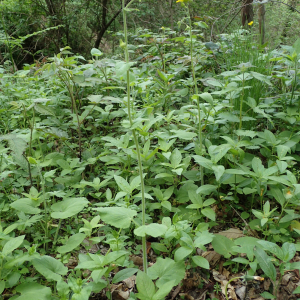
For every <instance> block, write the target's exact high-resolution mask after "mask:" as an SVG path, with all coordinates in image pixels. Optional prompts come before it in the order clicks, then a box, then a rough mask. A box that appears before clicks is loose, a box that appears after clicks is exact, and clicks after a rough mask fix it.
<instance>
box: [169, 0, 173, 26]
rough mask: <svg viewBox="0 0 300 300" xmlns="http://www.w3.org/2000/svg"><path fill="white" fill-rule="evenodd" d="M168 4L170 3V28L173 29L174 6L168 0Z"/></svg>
mask: <svg viewBox="0 0 300 300" xmlns="http://www.w3.org/2000/svg"><path fill="white" fill-rule="evenodd" d="M169 4H170V21H171V29H172V30H174V8H173V1H172V0H169Z"/></svg>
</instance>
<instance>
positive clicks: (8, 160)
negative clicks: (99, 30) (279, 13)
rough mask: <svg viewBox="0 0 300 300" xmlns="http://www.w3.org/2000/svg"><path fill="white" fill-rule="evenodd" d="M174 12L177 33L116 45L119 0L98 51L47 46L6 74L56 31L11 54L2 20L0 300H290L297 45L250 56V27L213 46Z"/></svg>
mask: <svg viewBox="0 0 300 300" xmlns="http://www.w3.org/2000/svg"><path fill="white" fill-rule="evenodd" d="M37 2H38V1H37ZM50 2H52V1H50ZM54 2H55V1H54ZM83 2H84V1H83ZM171 2H172V1H170V2H169V1H168V3H169V4H171ZM177 2H178V3H177V4H176V3H173V5H177V7H178V8H177V10H176V13H174V15H172V18H178V20H179V23H178V24H177V27H176V28H175V27H174V26H172V24H171V25H170V27H167V26H161V27H160V28H158V29H155V28H150V27H149V28H148V29H146V28H145V27H138V28H136V29H135V30H133V25H132V22H133V19H131V18H130V16H132V14H137V15H138V16H139V17H140V18H141V19H143V20H144V21H145V20H146V17H145V15H143V13H140V12H139V11H137V10H136V9H137V8H141V7H143V5H145V6H146V4H145V3H143V2H141V3H139V2H137V3H135V2H134V1H131V2H129V1H127V2H126V1H125V0H122V7H123V9H121V11H120V12H119V13H118V14H119V18H121V20H119V19H118V22H119V28H118V29H121V28H120V26H121V25H123V30H122V31H118V32H117V31H116V32H115V33H114V36H113V37H112V38H111V40H109V38H107V40H108V42H107V43H108V45H109V51H107V52H106V53H104V52H103V51H100V50H99V49H98V47H96V48H93V47H92V46H91V44H88V45H85V43H83V44H84V46H82V47H83V48H80V47H81V45H79V44H78V43H77V42H76V40H72V42H70V45H71V44H72V43H73V45H74V47H73V48H75V53H76V52H78V51H80V50H82V53H83V54H84V55H79V54H74V52H73V51H74V49H72V48H71V47H70V46H65V47H63V48H61V49H59V48H60V47H59V44H57V46H58V49H56V50H58V51H57V52H56V54H53V51H55V46H54V45H55V38H53V39H52V40H51V39H49V40H51V42H50V43H49V44H48V46H49V48H48V49H46V48H45V49H44V48H43V51H44V52H45V51H47V55H48V57H47V58H46V57H44V56H41V57H40V59H39V60H36V61H35V62H34V63H33V64H25V65H24V66H23V68H21V67H20V64H21V63H22V59H20V60H19V59H18V57H20V56H21V55H22V54H24V53H25V52H26V51H29V50H28V49H26V47H27V46H28V45H29V44H28V45H26V41H27V40H30V41H31V42H32V41H34V39H35V38H37V37H38V36H39V35H40V34H45V36H47V34H54V32H56V33H57V34H60V36H59V37H58V36H57V37H56V38H58V39H62V37H63V36H64V34H65V32H62V31H59V30H60V29H61V28H64V30H66V27H64V24H62V23H59V22H58V21H59V20H69V22H71V21H72V19H64V18H62V17H61V19H59V18H52V19H51V18H49V19H48V21H49V20H52V23H51V24H50V23H49V24H50V25H51V26H52V27H51V30H41V29H42V28H35V29H34V31H30V33H29V34H28V32H27V34H26V35H23V37H18V38H16V37H14V36H13V34H12V33H11V32H10V31H9V29H11V28H10V26H11V25H12V24H14V21H15V20H8V19H7V18H8V16H9V13H8V11H9V7H10V8H11V9H12V10H14V9H16V7H12V6H7V7H6V9H7V10H6V11H4V10H3V11H4V12H6V14H3V16H2V29H3V31H2V32H1V31H0V33H1V34H2V35H1V36H0V38H1V39H0V41H2V42H3V43H2V44H0V49H1V51H2V52H1V53H2V54H1V57H2V58H3V65H2V67H0V103H1V107H0V134H1V136H0V161H1V163H0V197H1V200H0V209H1V224H0V249H1V254H0V262H1V263H0V292H1V294H2V296H0V297H2V298H1V299H13V300H32V299H40V300H43V299H45V300H48V299H53V300H54V299H60V300H67V299H72V300H85V299H125V300H127V299H131V300H132V299H141V300H161V299H181V298H184V299H199V300H201V299H211V300H216V299H224V298H226V299H227V300H228V299H297V297H299V296H300V287H299V270H300V259H299V254H298V251H300V242H299V235H300V222H299V221H298V219H299V218H300V214H299V203H300V183H299V179H300V172H299V163H300V156H299V151H300V146H299V141H300V98H299V96H300V93H299V82H300V81H299V59H300V39H296V38H295V37H294V36H293V35H292V34H291V32H292V33H293V31H291V32H290V34H288V32H289V30H288V29H286V27H284V30H285V33H284V34H285V36H284V39H281V37H279V36H277V37H276V38H278V40H277V42H279V43H281V45H279V46H278V44H275V43H274V40H273V41H272V40H269V44H261V41H262V40H261V37H260V35H259V34H258V31H257V30H258V25H257V24H256V21H255V18H254V21H251V22H249V23H248V25H247V24H245V26H244V27H243V28H241V27H240V25H238V24H237V23H236V24H235V25H234V24H231V25H232V26H233V27H229V25H228V24H227V25H226V24H223V25H224V28H227V29H226V32H227V33H222V34H218V35H217V34H216V35H215V36H214V37H212V36H211V32H212V27H211V26H212V25H214V24H213V23H210V19H209V18H208V19H205V18H200V17H197V18H194V17H192V18H191V16H193V14H194V10H195V9H196V8H197V3H194V2H192V1H188V0H179V1H177ZM214 2H218V1H214ZM254 2H255V1H254ZM3 3H6V4H12V3H15V4H16V3H19V4H20V3H21V2H18V1H2V2H0V7H1V4H3ZM34 3H35V1H25V2H24V3H23V6H22V5H21V4H20V6H19V7H18V9H20V10H21V8H22V9H23V11H26V10H27V11H28V10H29V9H33V8H34V9H36V10H38V9H41V7H40V6H37V5H36V6H34V5H33V4H34ZM40 3H42V2H40ZM45 3H48V2H47V1H45ZM80 3H81V2H80V1H71V2H70V3H69V2H66V1H65V2H64V1H61V2H60V4H58V2H57V5H65V6H66V7H67V8H68V9H66V10H65V14H66V15H68V13H70V11H71V10H70V7H68V5H71V6H72V5H74V6H76V5H79V4H80ZM95 3H96V1H95ZM95 3H93V1H91V3H90V5H91V6H90V7H89V8H95V6H93V5H96V4H95ZM207 3H209V2H207ZM150 4H151V5H152V4H153V3H152V2H151V1H150V2H149V5H150ZM164 4H166V3H164ZM272 4H274V3H271V4H270V7H269V8H270V10H271V8H272V6H271V5H272ZM288 4H289V5H290V6H289V7H291V6H292V8H295V9H296V8H297V5H296V4H297V3H296V2H295V3H288ZM115 5H116V4H115ZM134 5H136V6H134ZM3 7H4V6H3ZM153 7H155V5H154V4H153ZM72 8H74V7H72ZM100 8H101V7H99V8H98V9H100ZM3 9H4V8H3ZM81 9H84V6H83V8H81ZM219 9H220V10H222V7H219ZM174 10H175V8H174ZM94 11H95V10H94ZM267 11H268V8H267ZM80 13H82V11H81V12H80ZM85 13H86V14H87V15H89V14H88V13H87V11H85ZM291 13H293V14H294V13H295V14H296V12H295V11H292V12H286V14H285V15H284V16H285V17H286V19H285V20H289V18H290V17H291V15H290V14H291ZM151 14H152V16H153V17H155V16H156V15H155V10H154V11H151ZM287 16H288V17H287ZM292 16H294V15H292ZM147 17H149V16H147ZM179 17H180V18H179ZM127 18H128V21H127ZM295 18H296V17H295ZM297 18H298V17H297ZM38 20H39V18H37V21H38ZM84 21H86V20H85V19H81V20H80V22H79V23H78V26H79V27H80V28H81V29H82V30H83V31H85V30H86V31H85V33H87V32H88V31H87V29H85V28H84V26H83V23H81V22H84ZM293 21H294V19H291V22H289V23H288V24H289V25H288V26H290V27H291V28H292V26H291V24H293ZM10 22H11V23H10ZM49 22H50V21H49ZM169 22H170V20H169ZM236 22H237V21H236ZM16 24H18V25H15V26H20V28H21V23H20V24H19V23H16ZM166 24H167V21H166ZM7 25H9V26H7ZM61 25H63V26H61ZM267 25H270V23H268V24H267ZM285 25H286V23H285ZM270 26H271V25H270ZM171 27H173V28H171ZM253 27H254V28H253ZM68 28H69V30H71V29H72V30H75V29H76V27H74V26H73V27H72V26H71V25H70V26H69V27H68ZM128 28H130V30H128ZM36 29H38V31H37V30H36ZM56 30H58V31H56ZM74 34H75V33H74V32H72V31H70V32H69V35H70V41H71V39H72V38H73V35H74ZM272 34H274V33H271V34H270V35H272ZM280 34H281V33H280ZM270 35H269V36H268V30H266V40H267V41H268V39H269V38H270ZM71 37H72V38H71ZM115 38H117V39H118V45H115V46H114V47H115V48H116V49H114V50H112V47H113V44H114V43H115V42H116V41H115ZM31 39H33V40H31ZM292 40H293V42H291V43H290V44H282V43H283V41H292ZM1 45H2V46H3V48H1ZM44 46H45V45H44ZM71 46H72V45H71ZM77 46H78V47H79V48H76V47H77ZM267 46H268V47H267ZM275 46H276V47H275ZM51 47H53V49H52V48H51ZM87 49H91V50H89V53H87ZM51 51H52V54H51ZM30 55H32V52H31V54H30ZM1 57H0V58H1ZM242 280H243V281H242Z"/></svg>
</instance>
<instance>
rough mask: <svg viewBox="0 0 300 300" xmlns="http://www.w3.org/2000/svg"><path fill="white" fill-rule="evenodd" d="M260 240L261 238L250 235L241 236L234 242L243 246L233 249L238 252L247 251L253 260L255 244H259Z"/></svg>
mask: <svg viewBox="0 0 300 300" xmlns="http://www.w3.org/2000/svg"><path fill="white" fill-rule="evenodd" d="M258 241H259V240H258V239H257V238H254V237H250V236H247V237H241V238H238V239H236V240H235V241H234V243H235V244H236V245H238V246H241V247H233V248H232V249H233V251H235V252H238V253H246V254H247V257H248V258H249V260H250V261H252V260H253V258H254V252H253V249H254V247H255V246H257V245H258V244H257V242H258ZM239 249H240V250H239Z"/></svg>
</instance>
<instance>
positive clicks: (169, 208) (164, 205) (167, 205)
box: [161, 201, 172, 211]
mask: <svg viewBox="0 0 300 300" xmlns="http://www.w3.org/2000/svg"><path fill="white" fill-rule="evenodd" d="M161 206H162V207H164V208H166V209H167V210H169V211H171V210H172V205H171V203H170V202H169V201H162V202H161Z"/></svg>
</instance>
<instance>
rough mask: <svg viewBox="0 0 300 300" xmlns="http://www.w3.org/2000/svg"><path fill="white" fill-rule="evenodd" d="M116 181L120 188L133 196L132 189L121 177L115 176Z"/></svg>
mask: <svg viewBox="0 0 300 300" xmlns="http://www.w3.org/2000/svg"><path fill="white" fill-rule="evenodd" d="M114 178H115V181H116V183H117V185H118V187H119V188H120V189H121V190H122V191H123V192H125V193H127V194H131V188H130V185H129V183H128V182H127V181H126V180H125V179H124V178H123V177H121V176H118V175H115V176H114Z"/></svg>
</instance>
